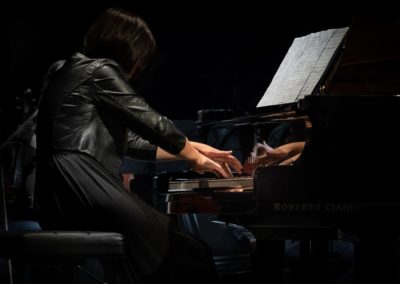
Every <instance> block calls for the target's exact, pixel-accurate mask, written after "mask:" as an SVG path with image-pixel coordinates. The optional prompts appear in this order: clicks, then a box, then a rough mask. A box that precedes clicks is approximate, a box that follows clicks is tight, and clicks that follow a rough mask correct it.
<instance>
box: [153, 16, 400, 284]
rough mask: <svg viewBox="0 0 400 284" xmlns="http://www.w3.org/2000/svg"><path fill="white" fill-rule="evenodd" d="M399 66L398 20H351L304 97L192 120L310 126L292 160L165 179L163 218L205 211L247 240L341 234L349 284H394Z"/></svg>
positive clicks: (398, 232) (399, 232)
mask: <svg viewBox="0 0 400 284" xmlns="http://www.w3.org/2000/svg"><path fill="white" fill-rule="evenodd" d="M399 63H400V24H399V21H397V22H396V21H394V20H393V19H387V20H379V21H378V20H376V19H371V18H368V17H367V18H364V17H360V18H358V19H356V20H355V21H354V22H353V24H352V25H351V27H350V28H349V30H348V31H347V32H346V36H345V37H344V38H343V41H342V42H341V43H340V45H339V47H338V49H337V52H336V53H335V54H334V55H332V61H331V62H330V63H329V64H328V68H327V70H326V72H324V73H323V76H322V77H321V80H319V81H318V84H317V85H316V87H315V88H314V89H313V91H312V93H310V94H307V95H306V96H304V97H303V98H301V99H299V100H296V102H295V103H289V104H282V105H274V106H270V107H262V108H259V109H257V110H256V111H255V112H254V113H253V114H251V115H247V116H241V117H235V118H231V119H223V120H220V121H211V122H210V121H203V122H202V121H200V122H199V127H203V128H204V129H207V130H210V129H213V128H219V127H233V128H235V127H236V128H238V129H240V128H245V129H249V128H250V129H259V128H263V127H267V128H268V127H269V128H270V125H271V124H277V123H281V122H287V121H297V120H306V121H307V122H308V123H310V124H311V126H312V127H311V131H310V133H309V135H308V137H307V139H306V146H305V148H304V150H303V153H302V154H301V156H300V158H299V159H298V160H297V161H296V162H295V163H293V164H292V165H289V166H263V167H258V168H257V169H256V170H255V172H254V174H253V175H252V176H238V177H235V178H233V179H231V180H225V181H221V180H217V179H215V178H205V177H202V178H198V179H179V178H178V179H177V178H169V179H168V185H166V184H164V185H161V186H160V185H159V187H165V188H166V202H167V208H168V213H170V214H181V213H215V214H217V215H218V218H219V219H221V220H224V221H226V222H230V223H235V224H240V225H243V226H245V227H246V228H248V230H250V231H251V232H252V233H254V235H255V236H256V238H257V240H285V239H303V240H333V239H336V238H338V237H339V236H338V232H340V233H344V234H346V235H349V236H352V239H353V240H354V245H355V257H356V269H355V272H356V278H357V281H358V282H357V283H371V281H372V282H377V283H399V276H398V274H399V270H398V267H397V266H398V263H397V262H396V261H395V255H396V253H397V251H396V246H397V244H398V239H399V236H400V223H399V222H398V220H397V218H396V216H398V215H399V213H400V198H399V197H398V196H399V193H398V192H397V191H398V173H399V166H398V161H400V148H399V146H400V138H399V135H398V133H397V129H398V126H399V125H400V68H399V67H400V64H399ZM159 180H160V181H162V180H163V178H160V179H159ZM276 259H278V258H276ZM266 263H269V264H271V262H268V261H267V262H264V264H266ZM260 269H263V268H260ZM276 279H279V276H278V277H277V278H276ZM276 279H275V280H276ZM321 279H322V278H318V279H314V281H315V283H317V282H318V281H321ZM277 283H279V282H277ZM319 283H321V282H319Z"/></svg>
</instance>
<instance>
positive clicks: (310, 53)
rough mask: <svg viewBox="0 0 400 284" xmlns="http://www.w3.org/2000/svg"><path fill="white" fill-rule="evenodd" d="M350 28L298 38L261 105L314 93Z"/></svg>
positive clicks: (296, 99)
mask: <svg viewBox="0 0 400 284" xmlns="http://www.w3.org/2000/svg"><path fill="white" fill-rule="evenodd" d="M348 29H349V28H348V27H345V28H340V29H329V30H326V31H321V32H317V33H312V34H309V35H307V36H303V37H299V38H295V39H294V41H293V43H292V45H291V46H290V48H289V50H288V52H287V53H286V56H285V58H284V59H283V61H282V63H281V65H280V66H279V68H278V71H277V72H276V74H275V76H274V77H273V79H272V82H271V84H270V85H269V87H268V89H267V91H266V92H265V94H264V96H263V97H262V98H261V100H260V102H259V103H258V105H257V107H264V106H270V105H278V104H285V103H293V102H296V101H298V100H299V99H301V98H304V96H306V95H311V94H312V92H313V90H314V89H315V87H316V86H317V84H318V82H319V81H320V79H321V77H322V75H323V74H324V72H325V71H326V69H327V67H328V66H329V63H330V61H331V60H332V58H333V55H334V53H335V51H336V50H337V49H338V47H339V45H340V43H341V42H342V41H343V38H344V36H345V35H346V33H347V31H348Z"/></svg>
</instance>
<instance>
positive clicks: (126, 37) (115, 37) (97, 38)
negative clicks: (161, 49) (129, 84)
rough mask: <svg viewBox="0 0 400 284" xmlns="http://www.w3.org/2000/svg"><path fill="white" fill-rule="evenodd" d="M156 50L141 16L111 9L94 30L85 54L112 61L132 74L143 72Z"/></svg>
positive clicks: (92, 26)
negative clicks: (141, 70)
mask: <svg viewBox="0 0 400 284" xmlns="http://www.w3.org/2000/svg"><path fill="white" fill-rule="evenodd" d="M155 47H156V43H155V40H154V37H153V35H152V33H151V31H150V29H149V27H148V26H147V24H146V22H145V21H144V20H143V19H141V18H140V17H139V16H138V15H136V14H134V13H131V12H128V11H125V10H122V9H117V8H110V9H107V10H106V11H105V12H104V13H103V14H101V15H100V16H99V17H98V18H97V20H96V21H95V22H94V23H93V24H92V25H91V26H90V28H89V30H88V32H87V33H86V36H85V42H84V48H83V52H84V54H85V55H86V56H88V57H91V58H109V59H112V60H114V61H116V62H117V63H118V64H119V65H120V66H121V67H122V69H123V70H124V71H125V72H126V73H129V72H130V71H131V70H132V68H133V67H134V66H135V68H139V69H143V68H144V67H145V66H146V65H147V63H148V60H149V58H150V57H151V55H152V54H153V52H154V50H155Z"/></svg>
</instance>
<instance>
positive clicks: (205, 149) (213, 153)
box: [190, 141, 243, 176]
mask: <svg viewBox="0 0 400 284" xmlns="http://www.w3.org/2000/svg"><path fill="white" fill-rule="evenodd" d="M190 143H191V144H192V146H193V147H194V148H195V149H196V150H197V151H199V152H200V153H201V154H203V155H204V156H206V157H208V158H210V159H212V160H213V161H214V162H217V163H218V164H220V165H221V166H222V167H223V168H224V170H225V171H226V172H228V174H229V173H230V169H229V167H232V168H233V169H234V170H235V171H236V172H237V173H239V174H241V173H242V171H243V165H242V163H240V161H239V160H238V159H237V158H236V157H235V156H233V155H232V151H223V150H218V149H216V148H214V147H211V146H210V145H207V144H203V143H199V142H193V141H190ZM230 176H232V173H230Z"/></svg>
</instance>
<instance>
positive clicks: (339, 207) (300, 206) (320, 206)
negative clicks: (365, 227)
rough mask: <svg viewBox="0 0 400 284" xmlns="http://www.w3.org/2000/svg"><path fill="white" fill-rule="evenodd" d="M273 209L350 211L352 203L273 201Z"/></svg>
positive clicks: (283, 210)
mask: <svg viewBox="0 0 400 284" xmlns="http://www.w3.org/2000/svg"><path fill="white" fill-rule="evenodd" d="M273 211H278V212H321V211H325V212H343V213H344V212H351V211H353V204H352V203H333V202H331V203H300V202H299V203H287V202H285V203H280V202H274V203H273Z"/></svg>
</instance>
